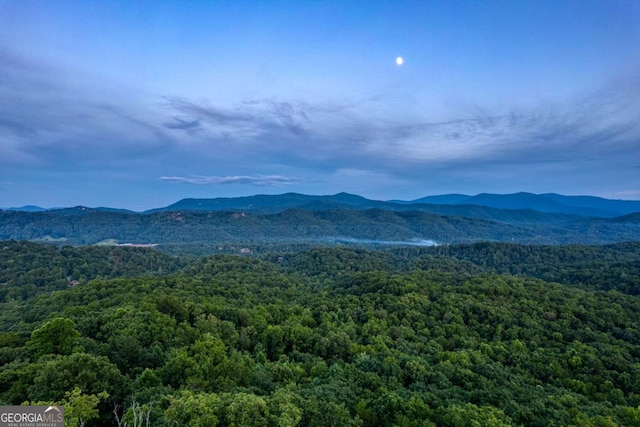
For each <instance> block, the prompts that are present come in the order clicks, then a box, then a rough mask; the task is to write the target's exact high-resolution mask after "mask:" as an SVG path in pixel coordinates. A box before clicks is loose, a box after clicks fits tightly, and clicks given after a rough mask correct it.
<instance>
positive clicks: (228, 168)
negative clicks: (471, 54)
mask: <svg viewBox="0 0 640 427" xmlns="http://www.w3.org/2000/svg"><path fill="white" fill-rule="evenodd" d="M630 74H633V75H635V74H638V75H640V73H635V74H634V73H630ZM633 75H632V76H628V77H626V78H621V79H619V80H618V81H615V82H613V83H611V84H609V85H607V86H605V87H603V88H600V89H598V90H596V91H593V92H592V93H588V94H583V95H581V96H576V97H575V98H573V99H566V100H563V101H556V102H549V103H546V104H538V105H536V106H530V107H528V108H511V109H510V108H504V109H502V110H500V111H498V110H492V109H490V108H486V107H482V106H480V107H477V106H472V107H469V108H466V109H464V108H459V109H458V110H457V111H452V112H450V113H449V117H448V119H447V120H438V121H435V120H430V118H429V117H428V116H424V117H421V118H420V119H416V118H415V117H416V115H415V114H414V116H413V118H406V119H404V118H402V117H401V115H400V114H398V113H397V111H395V110H394V106H393V105H394V104H393V103H389V105H387V104H386V103H385V102H384V97H383V96H377V97H376V98H371V99H368V100H365V101H360V102H359V101H357V100H354V99H351V98H350V97H349V96H344V97H343V98H341V99H335V100H334V101H326V100H324V101H322V102H320V101H317V100H313V99H278V98H266V99H259V98H258V99H238V100H237V102H219V103H216V102H214V101H212V100H206V99H205V100H195V99H189V98H186V97H178V96H172V97H165V98H162V97H158V98H156V99H153V98H152V99H151V100H149V99H148V98H146V101H147V102H143V101H141V100H140V99H142V98H144V97H143V96H142V95H139V94H135V93H133V94H131V96H130V97H126V104H125V103H124V101H123V99H125V97H122V96H120V95H119V94H118V93H115V92H111V91H109V90H103V89H102V83H103V82H102V81H99V79H96V80H95V81H88V82H87V81H85V83H84V84H85V86H84V88H80V87H79V86H76V85H74V84H70V81H71V80H73V79H71V78H70V77H69V76H66V75H65V73H63V72H60V70H56V71H55V72H52V70H51V68H48V67H47V66H46V65H41V64H38V63H36V62H34V61H29V60H27V59H24V58H21V57H20V55H18V54H16V53H8V52H6V51H4V52H3V51H2V49H0V168H2V167H5V168H6V170H8V168H9V167H11V168H14V170H19V169H20V168H21V166H27V167H34V166H35V165H37V166H38V167H41V166H42V167H44V166H48V167H51V168H55V167H61V165H64V167H65V168H67V169H69V170H71V169H74V170H77V169H82V168H85V170H95V169H96V167H100V168H102V167H104V168H105V170H106V168H107V166H109V165H111V166H113V167H116V168H117V167H120V168H123V167H125V165H131V164H135V167H137V168H139V169H135V170H134V169H131V171H130V174H131V175H132V176H133V175H135V174H140V173H142V172H141V170H142V171H143V172H144V173H148V175H149V176H152V177H157V176H159V175H163V174H167V175H168V173H167V172H163V171H161V170H160V166H157V165H170V166H171V169H170V170H171V171H172V172H171V174H172V175H173V174H175V175H177V176H162V177H161V178H160V179H161V180H162V181H164V182H183V183H188V184H196V185H217V184H220V185H221V184H244V185H254V186H277V185H286V184H294V183H299V182H302V181H301V180H299V179H296V178H290V177H287V176H281V175H269V173H270V172H271V171H281V172H282V173H283V174H286V175H293V176H295V175H297V176H308V177H310V180H309V181H305V183H308V182H311V181H318V180H321V179H329V177H331V176H333V175H334V174H336V173H337V172H338V171H344V170H360V171H363V172H365V173H369V174H370V175H371V176H385V177H389V180H394V182H412V183H422V182H427V181H429V182H433V181H435V180H440V181H441V182H445V181H446V180H447V179H454V178H455V177H458V176H460V175H461V174H466V175H468V176H470V175H472V174H474V173H475V174H476V176H477V175H478V174H480V173H483V172H482V171H486V170H488V169H490V170H491V174H492V178H491V179H494V180H501V179H504V178H505V177H507V178H508V177H509V176H510V175H512V174H513V171H514V170H518V173H525V172H527V171H529V173H530V175H531V176H535V174H537V173H539V172H540V170H542V169H544V168H549V167H555V168H557V170H580V173H581V174H582V175H581V176H585V175H586V174H589V173H590V172H589V170H596V169H597V170H599V171H602V175H605V173H606V172H607V171H614V172H615V173H616V174H618V173H620V171H621V170H626V169H628V170H634V169H633V168H634V167H637V159H638V158H640V143H639V141H640V122H639V121H638V120H637V117H640V82H639V81H638V78H637V77H633ZM86 80H90V79H86ZM385 105H387V107H386V109H385ZM151 165H154V166H151ZM152 168H153V172H151V169H152ZM207 168H215V169H213V170H216V171H218V173H219V174H220V175H221V176H190V175H188V174H189V173H191V171H205V170H212V169H207ZM41 170H44V169H41ZM52 170H53V169H52ZM634 172H637V169H635V170H634ZM235 173H239V174H246V173H250V174H254V173H263V175H238V176H236V175H232V174H235ZM576 176H577V175H576ZM311 177H313V178H311ZM487 179H489V178H487ZM353 180H354V181H359V182H365V181H370V179H367V178H366V177H357V178H354V179H353ZM575 180H576V181H578V178H575ZM636 183H637V181H636ZM347 184H350V183H347ZM367 185H368V183H367ZM633 187H634V188H635V187H637V185H636V184H634V185H633ZM353 191H357V189H356V188H354V189H353Z"/></svg>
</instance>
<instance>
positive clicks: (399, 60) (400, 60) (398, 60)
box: [396, 56, 404, 65]
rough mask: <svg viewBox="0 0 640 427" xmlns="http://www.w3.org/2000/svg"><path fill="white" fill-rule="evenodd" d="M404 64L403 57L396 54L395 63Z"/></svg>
mask: <svg viewBox="0 0 640 427" xmlns="http://www.w3.org/2000/svg"><path fill="white" fill-rule="evenodd" d="M402 64H404V59H403V58H402V56H398V57H397V58H396V65H402Z"/></svg>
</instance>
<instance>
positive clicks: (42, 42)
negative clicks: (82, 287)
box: [0, 0, 640, 210]
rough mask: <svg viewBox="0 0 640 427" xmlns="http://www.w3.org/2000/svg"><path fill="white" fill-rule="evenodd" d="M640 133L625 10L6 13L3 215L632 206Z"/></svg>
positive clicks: (512, 5)
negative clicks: (480, 200) (562, 200)
mask: <svg viewBox="0 0 640 427" xmlns="http://www.w3.org/2000/svg"><path fill="white" fill-rule="evenodd" d="M398 56H402V57H403V58H404V64H403V65H402V66H398V65H396V62H395V59H396V57H398ZM638 117H640V2H638V1H636V0H630V1H615V0H603V1H558V0H554V1H540V0H536V1H524V0H522V1H518V0H516V1H471V0H469V1H415V2H413V1H375V0H369V1H277V0H272V1H187V2H185V1H136V2H131V1H108V2H105V1H91V0H89V1H87V0H85V1H64V0H58V1H51V2H46V1H22V0H14V1H7V0H0V206H4V207H9V206H21V205H25V204H37V205H40V206H44V207H52V206H74V205H86V206H113V207H125V208H130V209H135V210H142V209H148V208H152V207H157V206H163V205H167V204H169V203H172V202H174V201H176V200H178V199H181V198H183V197H228V196H243V195H250V194H279V193H285V192H300V193H308V194H334V193H338V192H341V191H346V192H351V193H357V194H360V195H363V196H366V197H369V198H374V199H406V200H410V199H415V198H419V197H423V196H426V195H432V194H443V193H465V194H477V193H481V192H491V193H512V192H518V191H530V192H535V193H544V192H556V193H562V194H591V195H599V196H604V197H610V198H620V199H640V120H638Z"/></svg>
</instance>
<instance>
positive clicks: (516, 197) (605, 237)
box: [0, 193, 640, 251]
mask: <svg viewBox="0 0 640 427" xmlns="http://www.w3.org/2000/svg"><path fill="white" fill-rule="evenodd" d="M9 239H15V240H32V241H43V242H50V243H58V244H60V243H63V244H74V245H78V244H79V245H83V244H99V243H102V244H114V243H115V244H117V243H120V244H122V243H133V244H159V245H183V246H189V245H192V246H193V245H200V246H203V245H204V246H207V245H208V246H216V247H219V246H220V245H226V244H229V245H231V244H234V243H236V244H245V245H247V244H252V245H261V244H276V243H277V244H283V245H290V244H367V245H370V244H387V245H390V244H394V245H398V244H405V245H429V244H436V243H438V244H443V243H467V242H474V241H503V242H519V243H527V244H571V243H582V244H604V243H617V242H623V241H633V240H636V241H640V202H638V201H620V200H608V199H601V198H597V197H576V196H560V195H556V194H544V195H534V194H529V193H518V194H512V195H490V194H480V195H478V196H464V195H457V194H451V195H443V196H431V197H427V198H422V199H418V200H413V201H377V200H370V199H366V198H364V197H361V196H357V195H353V194H347V193H339V194H336V195H332V196H311V195H304V194H296V193H287V194H281V195H273V196H271V195H257V196H250V197H237V198H215V199H183V200H180V201H179V202H177V203H174V204H172V205H169V206H166V207H164V208H160V209H153V210H150V211H146V212H142V213H139V212H132V211H127V210H124V209H115V208H88V207H83V206H77V207H74V208H63V209H52V210H39V209H37V207H33V206H30V207H28V209H11V210H3V211H0V240H9ZM187 251H188V250H187Z"/></svg>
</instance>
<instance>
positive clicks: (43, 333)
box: [27, 317, 80, 357]
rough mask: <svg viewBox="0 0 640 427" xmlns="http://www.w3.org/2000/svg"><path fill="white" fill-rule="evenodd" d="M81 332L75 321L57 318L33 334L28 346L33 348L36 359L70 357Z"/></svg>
mask: <svg viewBox="0 0 640 427" xmlns="http://www.w3.org/2000/svg"><path fill="white" fill-rule="evenodd" d="M79 337H80V332H78V331H77V330H76V329H75V325H74V323H73V320H70V319H66V318H64V317H56V318H55V319H52V320H49V321H48V322H46V323H45V324H44V325H42V326H41V327H40V328H37V329H36V330H34V331H33V332H32V333H31V339H30V340H29V341H28V342H27V346H28V347H31V348H33V350H34V351H35V353H36V357H38V356H42V355H44V354H61V355H69V354H71V352H72V351H73V348H74V346H75V345H76V343H77V341H78V338H79Z"/></svg>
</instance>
